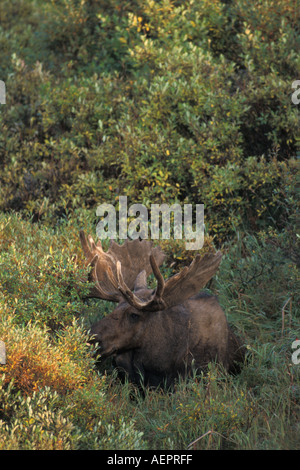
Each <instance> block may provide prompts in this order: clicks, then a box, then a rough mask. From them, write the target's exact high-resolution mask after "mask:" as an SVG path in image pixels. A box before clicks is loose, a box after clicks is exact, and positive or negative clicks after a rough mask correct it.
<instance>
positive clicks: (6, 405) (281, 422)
mask: <svg viewBox="0 0 300 470" xmlns="http://www.w3.org/2000/svg"><path fill="white" fill-rule="evenodd" d="M80 227H81V220H77V219H75V218H73V219H72V220H70V221H66V222H65V223H64V224H62V225H61V226H60V227H57V228H56V230H53V229H50V228H46V227H43V226H39V225H36V224H32V223H31V222H30V221H29V220H27V221H26V220H25V219H21V217H20V216H16V215H13V214H11V215H3V214H2V215H1V216H0V228H1V230H0V268H1V269H0V282H1V292H0V311H1V321H0V339H1V340H4V341H5V344H6V349H7V364H6V365H2V366H0V367H1V381H0V448H1V449H166V450H171V449H173V450H176V449H295V448H297V447H298V446H299V444H300V442H299V435H300V433H299V431H300V429H299V417H300V413H299V412H300V409H299V401H300V382H299V378H300V377H299V376H300V365H297V364H293V363H292V359H291V357H292V352H293V351H292V347H291V346H292V342H293V341H294V340H295V339H296V337H297V335H298V336H299V323H300V321H299V309H298V300H299V289H298V279H299V278H298V276H297V267H296V264H295V263H294V262H293V261H292V260H291V259H290V258H289V256H288V254H287V253H286V251H285V247H286V245H285V244H284V243H283V241H284V240H283V239H280V240H279V238H278V235H277V236H275V235H274V233H273V234H272V235H271V234H269V235H268V237H266V235H264V236H263V234H261V235H260V236H257V237H253V236H249V235H248V236H246V237H243V239H242V240H241V238H240V237H239V239H238V238H237V240H236V242H234V243H231V244H230V245H227V246H224V247H223V248H224V249H223V251H224V253H225V254H224V260H223V262H222V265H221V268H220V271H219V273H218V275H217V277H216V279H215V280H214V282H213V283H212V284H211V285H210V292H211V293H213V294H216V295H218V297H219V300H220V302H221V304H222V305H223V307H224V309H225V311H226V314H227V316H228V319H229V322H230V323H231V325H232V327H233V328H234V329H235V330H236V332H237V334H239V335H240V336H241V337H243V339H244V341H245V344H246V346H247V351H248V354H247V361H246V363H245V365H244V367H243V368H242V371H241V373H240V374H239V375H237V376H230V375H228V374H227V373H225V372H224V371H223V370H221V369H220V367H219V366H218V365H216V364H211V366H210V369H209V371H208V373H207V374H205V375H198V376H195V377H192V378H190V379H188V380H183V379H181V380H179V382H178V383H177V385H176V388H175V391H174V392H173V393H167V392H165V391H163V390H151V389H145V390H144V391H143V393H141V392H140V391H138V390H136V389H135V387H134V386H133V385H131V384H129V383H125V384H124V383H120V382H119V380H118V378H117V377H116V374H115V372H114V370H113V367H112V365H111V364H109V363H106V364H104V365H102V366H101V368H99V367H98V366H97V363H96V362H95V358H94V357H93V350H92V348H91V347H90V346H88V345H87V341H86V340H87V337H86V333H85V331H86V329H87V328H88V327H89V325H90V324H91V323H92V322H93V321H95V320H96V319H99V318H101V317H102V316H103V315H105V314H106V313H107V312H108V311H110V310H111V309H112V308H113V305H111V304H110V303H108V302H102V301H100V300H99V301H97V300H90V301H86V300H84V296H85V293H86V288H87V282H86V278H87V277H86V275H87V271H86V269H85V268H84V265H83V256H82V254H81V252H80V248H79V241H78V230H79V228H80ZM89 228H90V229H91V230H92V226H89ZM285 236H287V235H285ZM275 242H276V244H277V248H276V253H275V251H274V243H275ZM76 253H77V254H78V256H77V258H76V259H74V255H75V254H76ZM270 266H272V270H270ZM167 268H168V270H169V269H170V268H169V267H167ZM278 280H280V281H278ZM289 299H290V300H289ZM287 300H288V303H287V302H286V301H287Z"/></svg>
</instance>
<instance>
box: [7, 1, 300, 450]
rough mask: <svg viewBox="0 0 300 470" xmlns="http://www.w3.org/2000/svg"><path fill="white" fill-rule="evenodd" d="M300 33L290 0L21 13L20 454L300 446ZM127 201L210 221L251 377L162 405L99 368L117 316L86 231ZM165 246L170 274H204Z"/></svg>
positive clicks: (198, 389) (14, 353)
mask: <svg viewBox="0 0 300 470" xmlns="http://www.w3.org/2000/svg"><path fill="white" fill-rule="evenodd" d="M299 24H300V10H299V8H297V5H296V2H287V1H286V0H277V1H273V0H259V1H257V2H249V1H247V0H235V1H233V0H227V1H225V0H224V1H221V0H210V1H208V0H199V1H196V0H189V1H171V0H160V1H154V0H146V1H141V0H133V1H125V2H122V1H120V0H80V1H79V0H48V1H47V2H45V1H42V0H2V1H1V3H0V48H1V62H0V80H3V81H4V82H5V84H6V92H7V94H6V104H5V105H0V129H1V133H0V340H2V341H4V342H5V344H6V349H7V363H6V364H5V365H2V366H1V365H0V374H1V375H0V449H187V448H193V449H220V448H233V449H271V448H276V449H283V448H290V449H293V448H297V447H299V433H300V429H299V413H300V407H299V403H300V385H299V374H300V365H299V364H294V363H293V362H292V360H291V355H292V352H293V351H292V343H293V341H294V340H295V339H296V338H297V335H298V337H299V328H300V314H299V300H300V298H299V292H300V289H299V234H297V215H298V212H297V210H298V207H299V204H298V199H297V197H298V195H297V177H298V160H297V154H299V147H297V142H298V143H299V132H298V130H299V106H300V105H298V106H297V105H295V104H294V103H293V102H292V100H291V95H292V92H293V89H292V83H293V81H294V80H296V79H297V78H298V79H299V71H300V59H299V53H298V51H299V48H300V34H299ZM297 139H298V140H297ZM120 195H126V196H128V203H129V204H130V203H135V202H140V203H143V204H145V205H147V207H148V206H149V205H150V204H152V203H162V202H166V203H168V204H172V203H174V202H179V203H193V204H196V203H203V204H204V207H205V225H206V244H205V246H204V251H205V250H214V249H215V248H221V249H222V250H223V252H224V259H223V262H222V265H221V269H220V271H219V272H218V275H217V276H216V278H215V279H214V280H213V281H212V282H211V283H210V284H209V286H208V287H209V290H210V291H211V292H212V293H214V294H217V295H218V296H219V299H220V302H221V304H222V306H223V307H224V309H225V311H226V314H227V316H228V319H229V321H230V323H231V324H232V325H233V327H234V329H235V330H236V331H237V334H239V335H241V336H242V337H243V338H244V340H245V343H246V345H247V348H248V352H249V354H248V356H249V357H248V362H247V364H245V367H244V368H243V370H242V373H241V374H240V375H239V376H237V377H231V376H230V377H229V376H228V375H227V374H225V373H224V372H223V371H221V370H220V369H219V368H218V367H216V366H215V365H214V364H212V365H211V368H210V370H209V372H208V374H206V375H203V376H198V377H194V378H193V379H191V380H187V381H180V382H179V383H178V385H177V388H176V391H175V393H173V394H166V393H164V392H162V391H153V390H145V392H144V395H143V396H142V395H139V393H138V392H137V391H136V390H134V389H133V387H132V386H131V385H130V384H121V383H119V381H118V380H117V378H116V377H115V374H114V371H113V369H112V367H111V366H110V365H109V364H108V365H107V369H106V370H104V369H103V368H102V369H99V368H98V365H97V363H96V360H95V358H94V357H93V355H92V353H93V350H92V347H91V346H88V345H87V336H86V329H87V328H88V327H89V326H90V325H91V324H92V323H93V322H94V321H95V320H96V319H99V318H101V317H102V316H103V315H105V314H106V313H107V312H108V311H110V310H111V309H112V307H113V306H112V305H111V304H110V303H109V302H104V301H96V300H88V301H87V300H84V297H85V295H86V293H87V283H86V279H87V269H86V268H85V267H84V262H83V255H82V253H81V250H80V246H79V239H78V232H79V229H80V228H85V229H86V230H87V231H88V232H90V233H92V234H93V233H94V232H95V223H96V217H95V209H96V207H97V206H98V205H99V204H100V203H102V202H113V203H114V202H117V200H118V197H119V196H120ZM161 245H162V247H163V249H164V251H166V253H167V255H168V257H167V262H166V265H165V267H164V275H165V276H168V275H170V274H172V273H173V272H176V270H178V269H180V268H181V267H182V266H183V265H185V264H186V263H187V262H189V261H191V259H192V258H193V256H194V252H191V251H190V252H187V251H186V250H185V249H184V243H181V242H180V241H176V240H169V241H166V240H165V241H163V242H161ZM133 397H134V399H133Z"/></svg>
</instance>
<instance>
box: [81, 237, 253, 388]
mask: <svg viewBox="0 0 300 470" xmlns="http://www.w3.org/2000/svg"><path fill="white" fill-rule="evenodd" d="M80 239H81V245H82V248H83V251H84V254H85V257H86V263H87V265H90V266H91V267H92V269H91V272H90V280H91V281H92V282H93V286H92V287H91V289H90V293H89V296H90V297H98V298H100V299H105V300H110V301H112V302H116V303H117V304H118V305H117V307H116V308H115V309H114V310H113V312H112V313H110V314H108V315H107V316H106V317H104V318H103V319H102V320H100V321H99V322H98V323H96V324H95V325H93V326H92V328H91V331H90V334H91V338H92V340H93V341H94V342H96V343H98V345H99V351H100V353H101V357H103V358H105V357H108V356H112V355H113V356H114V358H115V362H116V366H117V368H118V370H119V371H120V372H123V373H124V372H125V373H126V374H127V376H128V378H129V380H131V381H132V382H134V383H140V381H141V380H142V381H143V382H144V383H146V384H148V385H150V386H158V385H161V384H162V383H163V382H164V383H165V384H167V385H171V384H172V383H173V382H174V380H175V379H176V378H177V377H178V375H186V374H189V373H190V372H191V371H192V370H193V369H196V370H197V369H204V368H205V367H207V365H208V363H209V362H210V361H218V362H220V363H221V364H222V365H223V367H224V368H225V369H227V370H233V368H234V367H235V363H236V362H240V361H243V358H244V352H243V348H242V346H241V343H240V341H239V339H238V338H237V337H236V336H235V335H234V334H233V333H232V332H231V330H230V328H229V326H228V323H227V320H226V317H225V314H224V312H223V310H222V308H221V307H220V305H219V303H218V301H217V299H216V298H215V297H213V296H209V295H207V294H203V293H202V294H201V293H200V294H199V291H200V290H201V289H202V288H203V287H204V286H205V285H206V284H207V283H208V281H209V280H210V279H211V278H212V277H213V275H214V274H215V273H216V271H217V269H218V267H219V264H220V262H221V258H222V255H221V253H220V252H217V253H216V254H206V255H204V256H203V257H201V256H200V255H196V257H195V258H194V260H193V262H192V263H191V264H190V266H187V267H185V268H183V269H182V270H181V271H180V272H179V273H177V274H176V275H174V276H172V277H171V278H169V279H168V280H167V281H165V280H164V278H163V276H162V274H161V272H160V270H159V267H160V266H161V264H162V263H163V261H164V258H165V255H164V253H163V252H162V250H161V248H160V247H158V246H156V247H153V246H152V243H151V242H150V241H148V240H139V239H137V240H132V241H128V240H126V241H125V243H124V244H123V245H118V244H117V243H115V242H114V241H113V240H112V241H111V244H110V247H109V249H108V251H107V252H105V251H104V250H103V248H102V246H101V242H100V241H98V242H97V244H95V242H94V240H93V238H92V237H91V236H90V235H89V236H88V237H86V235H85V233H84V232H83V231H81V232H80ZM151 273H153V274H154V277H155V279H156V281H157V285H156V288H155V289H154V290H153V289H149V288H148V287H147V278H148V276H149V275H150V274H151Z"/></svg>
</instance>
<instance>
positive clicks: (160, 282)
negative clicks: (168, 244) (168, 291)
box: [150, 254, 165, 299]
mask: <svg viewBox="0 0 300 470" xmlns="http://www.w3.org/2000/svg"><path fill="white" fill-rule="evenodd" d="M150 264H151V268H152V271H153V274H154V276H155V277H156V279H157V286H156V289H155V297H156V298H159V299H161V297H162V295H163V293H164V289H165V281H164V278H163V276H162V274H161V272H160V270H159V268H158V266H157V264H156V261H155V258H154V256H153V254H151V255H150Z"/></svg>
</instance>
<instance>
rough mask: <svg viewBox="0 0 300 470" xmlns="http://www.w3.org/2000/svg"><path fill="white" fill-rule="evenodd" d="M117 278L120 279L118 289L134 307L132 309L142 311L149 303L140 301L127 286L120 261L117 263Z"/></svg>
mask: <svg viewBox="0 0 300 470" xmlns="http://www.w3.org/2000/svg"><path fill="white" fill-rule="evenodd" d="M117 278H118V284H119V285H118V288H119V290H120V292H121V293H122V295H123V297H125V299H126V300H127V301H128V303H130V305H132V307H135V308H137V309H138V310H139V309H142V308H143V307H144V306H145V304H146V303H147V302H143V301H142V300H140V299H139V298H138V297H137V296H136V295H135V294H134V293H133V292H132V291H131V290H130V289H129V287H128V286H127V285H126V283H125V281H124V279H123V275H122V270H121V263H120V261H117Z"/></svg>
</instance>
